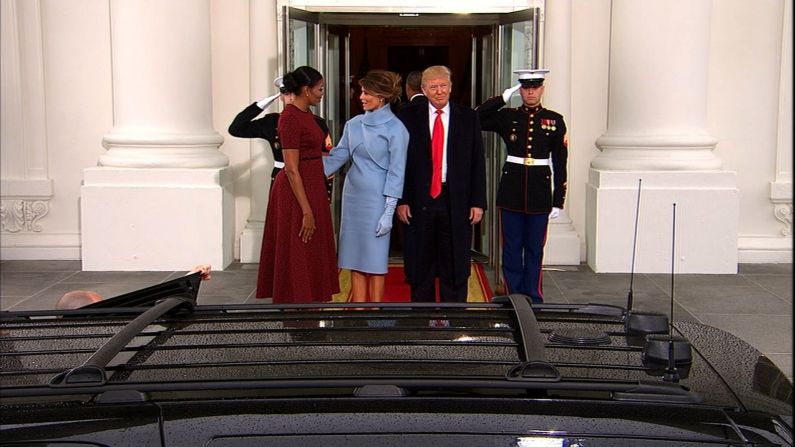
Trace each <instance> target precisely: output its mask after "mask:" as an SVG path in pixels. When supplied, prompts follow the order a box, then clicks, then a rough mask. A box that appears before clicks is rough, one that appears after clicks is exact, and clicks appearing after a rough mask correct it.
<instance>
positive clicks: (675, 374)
mask: <svg viewBox="0 0 795 447" xmlns="http://www.w3.org/2000/svg"><path fill="white" fill-rule="evenodd" d="M672 222H673V224H672V225H671V226H672V227H673V230H672V231H671V325H670V326H669V327H668V368H666V369H665V375H664V376H663V380H664V381H666V382H678V381H679V370H678V369H676V360H675V357H674V276H676V275H674V266H675V265H676V203H674V204H673V219H672Z"/></svg>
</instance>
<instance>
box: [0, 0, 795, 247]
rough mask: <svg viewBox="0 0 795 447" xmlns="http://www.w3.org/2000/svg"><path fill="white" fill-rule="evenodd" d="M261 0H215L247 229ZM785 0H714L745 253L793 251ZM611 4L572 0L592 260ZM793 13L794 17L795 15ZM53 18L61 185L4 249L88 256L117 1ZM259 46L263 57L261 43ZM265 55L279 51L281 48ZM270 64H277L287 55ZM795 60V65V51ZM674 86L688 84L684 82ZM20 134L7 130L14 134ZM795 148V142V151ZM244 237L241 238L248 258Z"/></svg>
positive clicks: (54, 169)
mask: <svg viewBox="0 0 795 447" xmlns="http://www.w3.org/2000/svg"><path fill="white" fill-rule="evenodd" d="M2 1H3V2H10V1H16V0H2ZM22 1H25V0H22ZM252 1H253V2H258V3H256V4H259V5H262V4H265V5H269V6H268V7H271V6H272V7H273V8H275V7H276V0H212V2H211V7H212V23H211V29H212V31H211V32H212V36H211V37H212V76H213V80H212V88H213V94H212V101H213V125H214V127H215V129H216V130H217V131H218V132H219V133H221V135H223V136H224V139H225V140H224V143H223V145H222V146H221V150H222V151H223V152H224V153H225V154H226V155H227V156H228V157H229V159H230V163H231V171H232V176H233V187H232V189H233V193H234V196H235V220H236V222H235V234H236V235H237V236H236V238H237V237H239V235H240V233H241V232H242V231H243V229H244V228H245V227H246V220H247V219H248V218H249V215H250V209H251V203H250V197H251V188H252V187H253V188H267V187H268V185H267V184H263V185H250V178H249V175H250V172H249V164H250V157H249V155H250V149H249V148H250V144H251V143H250V142H249V141H247V140H242V139H237V138H234V137H231V136H229V135H228V134H227V133H226V129H227V126H228V125H229V123H230V122H231V120H232V118H233V117H234V116H235V114H236V113H237V112H239V111H240V110H242V108H243V107H245V106H246V105H247V104H249V103H250V102H251V100H252V98H251V93H250V92H251V91H252V85H255V84H256V83H257V82H265V83H269V82H270V79H272V78H273V77H274V76H276V74H277V73H276V72H275V71H276V70H275V68H274V69H273V73H268V75H267V76H266V78H267V79H265V81H262V80H254V79H251V76H250V72H251V71H250V70H251V66H252V63H253V62H252V59H251V57H252V55H251V48H250V46H251V44H250V39H249V36H250V32H251V31H250V20H251V18H250V14H251V11H250V9H251V5H252V4H253V3H252ZM552 1H554V0H552ZM787 1H790V0H787ZM337 3H338V4H341V2H337ZM790 3H791V1H790ZM783 5H784V0H763V1H760V2H754V3H752V4H749V3H748V2H746V1H742V0H715V1H714V3H713V12H712V14H713V16H712V29H711V36H712V37H711V55H710V73H709V87H708V89H709V91H708V112H707V114H708V126H709V131H710V132H711V134H712V135H713V136H715V137H716V138H717V139H718V146H717V149H716V154H717V155H718V156H719V157H720V158H721V159H722V160H723V162H724V169H727V170H735V171H737V182H738V185H737V186H738V188H739V190H740V222H739V227H740V228H739V232H740V234H739V238H740V239H742V240H743V241H744V244H740V250H741V251H742V250H744V248H743V247H746V248H747V249H748V250H749V252H751V251H753V253H755V255H754V256H746V257H743V256H742V254H741V256H740V261H741V262H789V260H791V253H792V251H791V245H792V239H791V237H790V238H786V237H783V236H782V234H781V233H782V229H783V228H784V224H783V223H782V221H780V220H778V219H777V218H776V217H775V215H774V205H773V203H772V202H771V198H770V182H772V181H774V180H775V179H776V161H777V160H776V154H777V151H778V150H779V148H778V147H777V145H778V144H779V140H780V138H779V135H778V132H779V122H778V119H779V118H778V113H779V78H780V76H781V67H780V61H781V43H782V35H781V33H782V20H783V17H784V16H785V15H784V13H783V11H784V6H783ZM338 6H339V5H338ZM610 7H611V2H610V0H572V28H573V36H572V39H573V40H572V46H573V49H572V70H573V73H572V92H571V97H572V110H571V116H570V117H567V118H568V119H567V123H568V124H569V127H570V132H571V134H570V147H571V157H570V160H569V169H570V171H571V179H572V182H571V183H570V184H569V194H568V200H567V207H568V209H569V215H570V217H571V219H572V221H573V225H574V227H575V229H576V231H577V233H578V235H579V236H580V240H581V241H583V249H582V259H583V260H584V259H585V253H584V251H585V248H584V247H585V200H586V199H585V184H586V182H587V179H588V168H589V163H590V161H591V159H593V157H595V156H596V155H597V154H598V153H599V150H598V149H597V148H596V146H595V144H594V141H595V140H596V139H597V138H598V137H599V136H600V135H602V134H603V133H604V131H605V129H606V122H607V85H608V61H609V45H608V42H609V37H610ZM790 8H791V7H790ZM790 11H791V9H790ZM683 13H686V12H684V11H683ZM789 20H790V22H791V20H792V19H791V17H790V18H789ZM41 23H42V45H43V59H44V61H43V62H44V63H43V72H44V89H45V98H46V101H45V106H46V115H45V116H46V129H45V132H46V145H47V149H46V153H47V160H48V175H49V178H51V179H52V180H53V188H54V194H53V196H52V198H51V199H50V202H49V206H50V210H49V213H48V214H47V215H46V216H44V218H42V219H41V221H40V222H39V225H40V226H41V228H42V231H41V232H38V233H32V232H26V233H25V234H19V233H17V234H11V233H9V232H6V231H4V232H3V233H2V235H1V236H2V248H3V249H2V254H1V255H2V258H3V259H59V258H69V259H79V257H80V252H79V234H80V222H79V209H80V208H79V206H80V205H79V203H80V184H81V182H82V176H83V170H84V169H85V168H88V167H92V166H95V165H96V163H97V160H98V159H99V157H100V156H101V155H102V154H103V153H105V150H104V148H103V147H102V145H101V142H102V137H103V136H104V135H105V134H106V133H108V132H109V131H110V130H111V129H112V128H113V107H112V89H111V63H110V60H111V59H110V58H111V55H110V30H109V2H108V1H107V0H41ZM255 26H258V27H266V28H267V35H269V36H272V38H273V39H274V41H275V39H276V36H277V29H276V24H275V23H257V24H256V25H255ZM789 29H790V30H791V23H790V28H789ZM260 31H262V29H261V28H260ZM554 31H555V30H554V29H550V27H547V29H546V32H547V33H551V32H554ZM254 57H263V56H262V55H259V54H256V55H254ZM264 57H267V58H268V59H269V60H271V59H273V58H274V55H273V54H268V55H265V56H264ZM270 66H271V67H275V64H271V65H270ZM789 70H790V76H791V59H790V62H789ZM550 88H554V86H550ZM256 89H257V88H254V89H253V90H256ZM790 92H791V90H790ZM266 93H270V90H269V91H268V92H266ZM671 94H672V95H676V91H672V92H671ZM790 94H791V93H790ZM4 101H5V98H4ZM789 101H790V102H791V98H789ZM4 106H5V104H4ZM164 106H165V105H164ZM671 113H676V111H675V110H672V111H671ZM15 131H16V130H15V129H6V128H3V129H2V132H3V133H4V137H5V134H6V132H15ZM10 136H13V135H10ZM12 140H13V138H9V139H6V138H4V141H12ZM790 145H791V139H790ZM13 150H14V149H13V148H10V147H5V146H4V147H2V151H3V154H4V160H5V155H6V151H13ZM791 151H792V149H791V147H790V148H789V153H791ZM785 153H786V151H785ZM789 169H790V173H791V168H789ZM5 172H6V171H5V170H4V173H5ZM5 175H6V174H4V176H5ZM790 178H791V174H790ZM3 180H7V179H6V178H5V177H4V178H3ZM790 203H791V202H790ZM109 218H112V216H109ZM760 241H764V243H766V244H768V245H770V243H771V241H772V243H773V245H774V246H776V247H783V246H786V247H789V248H788V252H787V251H785V254H787V256H786V258H784V257H783V256H782V255H781V250H778V251H775V253H774V252H770V253H767V252H766V253H762V254H761V255H760V254H759V251H758V250H754V249H753V246H754V244H762V242H760ZM238 247H239V244H238V243H237V241H236V243H235V257H236V258H237V257H238V256H239V249H238ZM782 260H783V261H782Z"/></svg>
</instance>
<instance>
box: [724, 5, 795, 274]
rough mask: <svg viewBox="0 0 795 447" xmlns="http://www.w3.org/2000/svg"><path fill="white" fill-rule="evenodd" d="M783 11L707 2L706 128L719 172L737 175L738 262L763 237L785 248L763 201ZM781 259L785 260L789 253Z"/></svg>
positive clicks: (772, 157) (772, 160)
mask: <svg viewBox="0 0 795 447" xmlns="http://www.w3.org/2000/svg"><path fill="white" fill-rule="evenodd" d="M787 1H790V3H791V0H787ZM749 6H752V7H749ZM783 8H784V2H783V1H781V0H765V1H760V2H754V3H753V4H749V3H748V2H745V1H742V0H719V1H714V2H713V14H712V30H711V31H712V47H711V60H710V74H709V89H708V125H709V128H710V132H712V134H713V135H715V136H716V137H717V138H718V145H717V148H716V153H717V154H718V156H719V157H720V158H721V159H722V160H723V162H724V167H725V169H727V170H732V171H736V172H737V186H738V188H739V190H740V222H739V238H740V239H741V240H742V243H741V244H740V247H739V249H740V262H743V261H744V258H743V250H744V248H745V250H747V251H753V250H754V247H757V246H764V245H766V240H768V239H776V240H779V241H780V242H781V245H788V246H789V248H790V250H791V248H792V247H791V244H792V239H791V238H790V239H789V240H788V241H786V240H783V238H781V231H782V229H783V228H784V225H783V223H782V222H781V221H779V220H778V219H776V217H775V215H774V204H773V203H771V201H770V182H772V181H774V180H775V176H776V154H777V150H776V149H777V141H778V138H777V131H778V110H779V100H780V97H779V78H780V62H781V43H782V42H781V39H782V35H781V33H782V25H783V20H784V18H785V17H786V16H785V15H784V10H783ZM789 20H790V21H791V20H792V18H791V17H789ZM790 64H791V63H790ZM790 70H791V65H790ZM790 101H791V99H790ZM790 125H791V123H790ZM790 143H791V142H790ZM789 151H790V153H791V151H792V148H791V147H790V148H789ZM789 169H790V172H791V167H790V168H789ZM791 197H792V196H791V195H790V198H791ZM790 203H791V202H790ZM749 256H750V255H749ZM781 258H782V260H781V262H791V259H792V258H791V251H790V253H789V254H782V255H781ZM752 259H753V258H750V259H749V257H746V258H745V260H746V262H750V261H752Z"/></svg>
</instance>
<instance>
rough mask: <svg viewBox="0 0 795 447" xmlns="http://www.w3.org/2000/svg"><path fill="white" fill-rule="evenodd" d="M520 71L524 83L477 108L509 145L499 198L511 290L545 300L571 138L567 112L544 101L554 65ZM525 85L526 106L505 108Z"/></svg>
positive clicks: (505, 274) (484, 122) (506, 276)
mask: <svg viewBox="0 0 795 447" xmlns="http://www.w3.org/2000/svg"><path fill="white" fill-rule="evenodd" d="M514 73H516V74H518V75H519V83H518V84H516V85H515V86H513V87H511V88H509V89H506V90H505V91H504V92H503V94H502V95H500V96H495V97H493V98H490V99H488V100H487V101H486V102H484V103H483V104H481V105H480V106H479V107H478V108H477V111H478V114H479V115H480V121H481V125H482V128H483V130H488V131H493V132H497V133H498V134H499V135H500V136H501V137H502V139H503V141H504V142H505V146H506V149H507V157H506V160H505V163H504V164H503V166H502V174H501V177H500V185H499V189H498V191H497V203H496V205H497V207H498V208H499V209H500V227H501V234H502V273H503V279H504V281H505V287H506V292H507V293H521V294H524V295H527V296H529V297H531V298H532V300H533V302H535V303H541V302H543V299H544V296H543V290H542V270H541V267H542V263H543V256H544V245H545V244H546V240H547V229H548V224H549V219H550V218H551V219H555V218H557V217H558V215H559V213H560V210H561V209H562V208H563V202H564V200H565V198H566V177H567V174H566V160H567V158H568V149H567V146H568V138H567V135H566V124H565V122H564V120H563V116H562V115H560V114H559V113H557V112H554V111H552V110H549V109H546V108H544V107H543V106H542V105H541V97H542V95H543V92H544V77H545V76H546V74H547V73H549V70H547V69H538V70H517V71H515V72H514ZM519 89H521V95H522V105H521V106H520V107H517V108H505V107H504V106H505V105H506V103H507V102H508V101H509V100H510V97H511V95H513V93H515V92H516V90H519ZM553 182H554V187H553Z"/></svg>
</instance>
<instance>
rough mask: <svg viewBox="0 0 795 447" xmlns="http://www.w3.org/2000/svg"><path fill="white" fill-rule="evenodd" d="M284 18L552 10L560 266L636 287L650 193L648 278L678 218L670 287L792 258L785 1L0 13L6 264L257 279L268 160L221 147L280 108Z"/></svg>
mask: <svg viewBox="0 0 795 447" xmlns="http://www.w3.org/2000/svg"><path fill="white" fill-rule="evenodd" d="M478 3H489V5H487V6H484V5H478ZM284 4H290V6H294V7H298V8H305V9H309V10H315V11H324V10H325V11H338V12H339V11H342V12H346V11H349V12H362V11H376V10H378V11H380V12H412V11H419V12H421V13H431V14H432V13H438V12H471V13H478V12H488V11H486V10H484V9H483V8H486V7H488V8H493V9H494V10H500V11H516V10H521V9H526V8H536V7H537V8H539V11H541V17H542V24H543V27H542V28H541V30H542V33H541V36H540V40H539V41H540V42H541V44H542V48H541V51H540V53H541V54H542V58H541V64H542V65H543V66H544V67H546V68H549V69H551V70H552V72H551V74H550V76H549V78H548V86H547V89H546V90H547V93H546V97H545V100H544V104H545V105H546V106H547V107H549V108H551V109H553V110H556V111H559V112H561V113H562V114H563V115H564V117H565V118H566V121H567V126H568V128H569V151H570V154H569V166H568V169H569V179H568V196H567V201H566V212H565V213H564V215H563V216H562V219H561V220H559V221H557V222H555V223H554V224H553V225H552V229H551V231H550V240H549V244H548V247H547V255H546V261H547V263H548V264H577V263H581V262H584V263H588V265H589V266H591V268H593V269H594V270H595V271H597V272H626V271H629V268H630V255H631V253H632V244H633V226H634V219H635V211H636V208H635V206H636V198H637V191H638V180H639V179H642V195H641V207H640V213H639V232H638V238H637V255H636V257H637V266H636V271H639V272H665V271H668V269H670V265H671V261H670V254H669V253H670V250H671V236H670V235H671V232H672V204H674V203H676V204H677V206H676V208H677V216H676V224H677V228H676V233H677V250H676V253H677V260H676V261H677V263H678V265H677V271H679V272H687V273H734V272H736V265H737V263H782V262H791V261H792V153H793V146H792V55H791V52H792V35H793V31H792V1H791V0H764V1H760V2H754V3H753V4H749V3H748V2H744V1H741V0H547V1H546V2H543V1H530V0H511V1H508V0H502V1H499V2H477V1H463V0H459V1H456V2H454V3H451V4H449V5H445V4H444V3H442V4H438V5H437V6H435V7H434V8H436V9H434V10H430V11H424V10H420V8H421V7H423V5H425V4H424V3H420V2H409V3H407V4H404V5H402V6H400V7H399V8H398V7H395V8H391V9H388V8H386V7H384V6H382V5H381V4H380V2H375V1H357V0H349V1H345V0H342V1H328V0H326V1H322V0H314V1H308V0H307V1H303V2H287V1H282V0H278V1H277V0H152V1H146V2H145V1H136V0H0V8H2V9H1V10H0V19H1V20H2V53H0V56H1V57H2V73H1V74H2V110H1V112H2V113H1V115H0V116H1V117H2V123H1V124H2V127H1V128H0V130H2V140H1V141H0V143H1V144H2V146H1V147H0V149H1V151H2V165H1V166H2V184H1V185H0V195H1V196H2V197H1V199H2V233H0V238H1V242H2V245H1V246H0V250H1V253H2V259H40V260H54V259H79V260H82V263H83V269H84V270H181V269H185V268H186V267H188V266H191V265H194V264H196V263H197V262H207V263H210V264H212V265H213V266H214V268H222V267H225V266H227V265H229V263H231V262H233V261H234V260H241V261H243V262H256V259H257V256H258V252H259V245H258V244H259V241H260V240H261V239H260V238H261V232H262V226H263V222H264V218H265V209H266V208H267V191H268V182H269V173H270V169H271V167H272V161H273V160H272V158H271V157H270V154H269V150H267V148H266V145H265V144H264V143H263V142H261V141H256V140H243V139H237V138H234V137H231V136H229V135H228V133H227V131H226V129H227V127H228V125H229V123H230V122H231V121H232V119H233V118H234V116H235V115H236V114H237V113H238V112H239V111H240V110H242V109H243V108H244V107H245V106H246V105H248V104H250V103H251V102H252V101H254V100H257V99H260V98H262V97H264V96H266V95H269V94H272V93H274V87H273V86H272V84H271V80H272V79H273V78H274V77H276V76H277V75H278V74H280V73H279V72H280V62H279V61H280V56H281V55H280V50H279V40H280V38H279V37H278V36H279V29H280V26H281V22H280V11H281V9H280V7H281V6H283V5H284ZM479 8H480V9H479ZM387 9H388V10H387ZM373 68H376V67H373ZM505 87H508V85H505V86H503V88H505ZM494 93H495V94H496V93H498V92H494Z"/></svg>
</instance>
